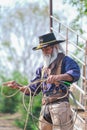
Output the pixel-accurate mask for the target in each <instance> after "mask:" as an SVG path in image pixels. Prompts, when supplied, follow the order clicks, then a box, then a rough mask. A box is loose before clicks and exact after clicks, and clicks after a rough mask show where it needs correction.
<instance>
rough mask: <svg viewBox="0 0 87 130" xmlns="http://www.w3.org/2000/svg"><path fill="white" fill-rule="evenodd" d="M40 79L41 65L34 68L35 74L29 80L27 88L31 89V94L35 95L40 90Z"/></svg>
mask: <svg viewBox="0 0 87 130" xmlns="http://www.w3.org/2000/svg"><path fill="white" fill-rule="evenodd" d="M40 79H41V67H40V68H38V69H37V70H36V76H35V78H34V79H33V80H31V84H30V85H29V88H30V89H31V94H32V95H34V96H36V95H37V94H38V93H39V92H40V91H41V82H39V81H38V80H40Z"/></svg>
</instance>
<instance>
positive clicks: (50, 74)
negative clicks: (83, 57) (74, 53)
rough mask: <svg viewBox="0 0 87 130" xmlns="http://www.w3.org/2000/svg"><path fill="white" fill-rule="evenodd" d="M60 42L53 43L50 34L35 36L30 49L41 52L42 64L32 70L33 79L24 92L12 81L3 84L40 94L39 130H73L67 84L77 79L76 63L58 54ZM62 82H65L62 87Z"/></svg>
mask: <svg viewBox="0 0 87 130" xmlns="http://www.w3.org/2000/svg"><path fill="white" fill-rule="evenodd" d="M62 42H64V40H56V38H55V35H54V33H48V34H45V35H42V36H40V37H39V45H38V46H37V47H34V48H33V50H39V49H41V50H42V54H43V58H44V63H43V66H42V67H39V68H38V69H37V70H36V77H35V79H33V80H32V81H31V82H32V83H35V82H36V83H35V84H31V85H29V86H28V87H29V88H30V89H26V87H20V86H19V85H17V84H16V83H15V82H12V81H10V82H7V83H6V84H5V85H7V86H10V87H12V88H15V89H16V88H17V89H20V91H22V92H24V91H25V89H26V91H25V94H27V95H29V94H30V90H31V94H32V95H33V94H35V95H37V94H38V93H39V92H40V91H42V93H43V98H42V109H41V113H40V118H39V129H40V130H73V116H72V112H71V109H70V104H69V93H68V87H69V85H68V82H69V83H73V82H76V81H78V80H79V77H80V68H79V66H78V64H77V63H76V62H75V61H74V60H73V59H71V58H70V57H68V56H65V55H64V54H63V53H60V52H59V48H60V43H61V44H62ZM64 83H67V85H65V84H64Z"/></svg>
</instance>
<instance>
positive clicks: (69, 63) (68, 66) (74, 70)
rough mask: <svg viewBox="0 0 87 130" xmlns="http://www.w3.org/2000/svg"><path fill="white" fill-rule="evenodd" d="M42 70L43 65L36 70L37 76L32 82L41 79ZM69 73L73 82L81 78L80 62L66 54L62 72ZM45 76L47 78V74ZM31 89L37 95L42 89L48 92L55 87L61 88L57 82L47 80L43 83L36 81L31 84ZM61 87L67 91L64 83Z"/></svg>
mask: <svg viewBox="0 0 87 130" xmlns="http://www.w3.org/2000/svg"><path fill="white" fill-rule="evenodd" d="M41 71H42V67H39V68H38V69H37V70H36V77H35V78H34V79H33V80H31V82H34V81H37V80H39V79H41ZM64 73H67V74H69V75H70V76H72V78H73V81H72V83H73V82H76V81H78V80H79V78H80V68H79V66H78V64H77V63H76V62H75V61H74V60H73V59H72V58H70V57H68V56H65V57H64V58H63V61H62V66H61V74H64ZM44 78H47V77H46V76H44ZM29 87H30V89H31V91H32V92H35V95H37V94H38V93H39V92H40V91H42V92H43V93H48V92H51V91H53V90H54V89H56V90H57V89H59V87H56V85H55V84H49V83H48V84H47V83H46V82H43V83H40V82H39V83H35V84H33V85H29ZM60 89H62V90H63V91H66V87H65V86H64V85H62V84H60Z"/></svg>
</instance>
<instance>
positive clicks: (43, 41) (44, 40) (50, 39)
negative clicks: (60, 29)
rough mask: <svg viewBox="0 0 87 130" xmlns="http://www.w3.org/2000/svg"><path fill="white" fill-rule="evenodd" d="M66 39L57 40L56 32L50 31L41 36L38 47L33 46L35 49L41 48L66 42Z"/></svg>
mask: <svg viewBox="0 0 87 130" xmlns="http://www.w3.org/2000/svg"><path fill="white" fill-rule="evenodd" d="M64 41H65V40H56V38H55V36H54V33H53V32H52V33H48V34H45V35H42V36H40V37H39V45H38V46H37V47H33V48H32V49H33V50H39V49H42V48H45V47H48V46H53V45H55V44H59V43H61V42H64Z"/></svg>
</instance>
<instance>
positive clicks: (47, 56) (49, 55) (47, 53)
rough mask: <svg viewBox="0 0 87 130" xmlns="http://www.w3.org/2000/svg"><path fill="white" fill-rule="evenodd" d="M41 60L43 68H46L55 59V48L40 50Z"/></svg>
mask: <svg viewBox="0 0 87 130" xmlns="http://www.w3.org/2000/svg"><path fill="white" fill-rule="evenodd" d="M42 52H43V58H44V67H48V66H49V65H50V64H51V63H52V62H53V61H54V60H55V59H56V58H57V54H58V51H57V48H55V47H54V46H53V47H45V48H42Z"/></svg>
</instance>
